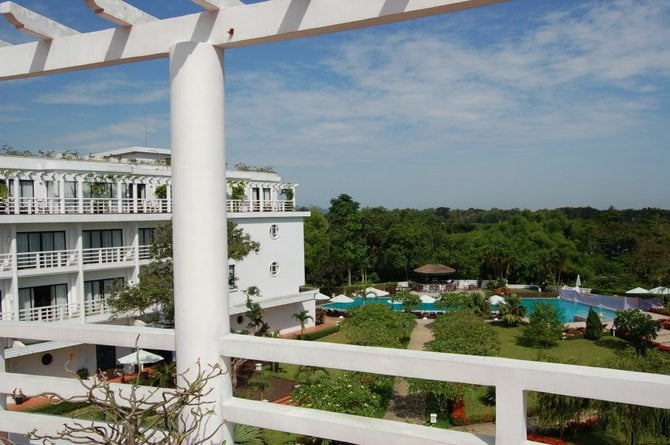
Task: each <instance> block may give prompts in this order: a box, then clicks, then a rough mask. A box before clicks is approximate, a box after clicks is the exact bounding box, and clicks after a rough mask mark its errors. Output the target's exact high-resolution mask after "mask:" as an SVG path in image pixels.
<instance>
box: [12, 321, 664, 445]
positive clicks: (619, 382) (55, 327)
mask: <svg viewBox="0 0 670 445" xmlns="http://www.w3.org/2000/svg"><path fill="white" fill-rule="evenodd" d="M0 337H7V338H31V339H34V340H51V341H61V342H63V341H70V342H73V341H74V342H82V343H97V344H109V345H112V344H114V345H117V346H124V347H135V346H136V342H138V344H137V346H139V347H142V348H155V349H161V350H174V347H175V332H174V330H172V329H152V328H139V327H126V326H110V325H83V326H73V325H71V324H67V323H31V324H30V328H27V326H26V324H25V323H20V322H16V321H3V322H0ZM138 338H139V340H138ZM218 346H219V349H220V351H222V354H225V356H228V357H231V356H232V357H243V358H248V359H251V360H255V361H265V362H281V363H292V364H298V365H307V366H317V367H323V368H335V369H344V370H350V371H358V372H367V373H374V374H381V375H389V376H402V377H406V378H420V379H428V380H436V381H451V382H462V383H469V384H476V385H487V386H495V388H496V401H497V404H496V421H495V424H496V428H495V438H493V437H486V436H477V435H474V434H471V433H467V432H460V431H454V430H446V429H442V428H435V427H428V426H422V425H412V424H407V423H404V422H395V421H390V420H383V419H373V418H363V417H358V416H353V415H347V414H339V413H333V412H326V411H320V410H315V409H308V408H302V407H297V406H287V405H278V404H274V403H268V402H261V401H253V400H247V399H242V398H237V397H227V398H224V399H223V400H222V401H221V403H222V408H223V412H224V413H225V418H226V419H227V421H229V422H236V423H242V424H248V425H254V426H258V427H262V428H271V429H275V430H281V431H287V432H293V433H296V434H304V435H309V436H316V437H323V438H329V439H332V440H340V441H346V442H350V443H358V444H378V443H384V444H386V445H393V444H398V445H400V444H408V443H421V444H433V445H436V444H469V445H474V444H477V445H484V444H489V445H491V444H494V443H495V444H496V445H509V444H514V445H518V444H530V443H534V442H531V441H529V440H527V436H526V434H527V433H526V429H527V423H528V418H527V413H526V396H527V393H528V392H529V391H540V392H548V393H555V394H563V395H569V396H575V397H585V398H591V399H599V400H608V401H613V402H619V403H628V404H635V405H642V406H649V407H656V408H665V409H667V408H670V400H668V397H667V394H668V393H669V391H670V377H669V376H666V375H659V374H648V373H640V372H630V371H620V370H616V369H602V368H595V367H583V366H574V365H563V364H556V363H543V362H532V361H524V360H512V359H504V358H494V357H478V356H465V355H458V354H445V353H436V352H423V351H411V350H399V349H389V348H372V347H358V346H351V345H342V344H331V343H321V342H307V341H296V340H282V339H271V338H262V337H254V336H248V335H237V334H228V335H224V336H222V337H221V338H220V340H219V345H218ZM0 352H1V350H0ZM0 358H1V357H0ZM0 375H1V378H0V393H6V394H8V393H11V391H12V389H13V388H17V387H20V388H22V390H23V392H25V393H26V394H39V393H42V392H45V391H54V390H57V391H58V392H59V393H60V394H62V395H64V396H72V395H75V394H81V393H82V392H83V388H82V387H81V384H80V383H78V382H77V381H76V380H75V379H71V378H59V377H46V376H39V377H38V376H33V375H26V374H16V373H5V372H4V369H3V368H0ZM220 378H222V379H227V378H229V376H228V375H227V374H225V373H224V374H223V375H222V376H221V377H220ZM124 388H125V389H124ZM128 389H129V386H126V385H120V384H119V385H116V384H115V385H114V391H123V390H126V391H127V390H128ZM138 391H140V392H139V394H143V393H144V392H143V391H146V393H147V394H148V393H149V392H150V391H155V388H148V387H147V388H144V387H140V388H139V389H138ZM64 421H65V420H64V419H63V418H61V417H57V416H47V415H39V414H27V413H21V412H12V411H1V410H0V431H8V432H12V433H17V434H18V433H25V432H28V431H31V430H32V429H33V428H34V426H35V425H39V430H40V432H42V433H46V432H55V431H58V430H61V429H62V424H63V422H64Z"/></svg>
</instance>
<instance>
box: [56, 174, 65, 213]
mask: <svg viewBox="0 0 670 445" xmlns="http://www.w3.org/2000/svg"><path fill="white" fill-rule="evenodd" d="M58 205H59V206H60V212H58V213H65V177H64V176H61V177H60V178H58Z"/></svg>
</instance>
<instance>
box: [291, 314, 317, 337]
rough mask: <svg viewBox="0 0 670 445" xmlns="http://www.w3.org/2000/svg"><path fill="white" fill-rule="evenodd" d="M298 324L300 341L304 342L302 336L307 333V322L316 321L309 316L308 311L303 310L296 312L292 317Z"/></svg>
mask: <svg viewBox="0 0 670 445" xmlns="http://www.w3.org/2000/svg"><path fill="white" fill-rule="evenodd" d="M291 317H293V318H294V319H295V320H296V321H297V322H298V323H300V340H302V335H303V332H304V331H305V322H306V321H307V320H312V321H314V317H312V316H311V315H309V311H308V310H305V309H303V310H301V311H300V312H296V313H295V314H293V315H291Z"/></svg>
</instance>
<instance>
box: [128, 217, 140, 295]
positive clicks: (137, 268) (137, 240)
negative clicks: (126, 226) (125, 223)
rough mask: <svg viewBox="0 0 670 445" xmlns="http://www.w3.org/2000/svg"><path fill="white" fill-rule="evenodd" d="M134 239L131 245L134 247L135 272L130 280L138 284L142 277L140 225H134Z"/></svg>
mask: <svg viewBox="0 0 670 445" xmlns="http://www.w3.org/2000/svg"><path fill="white" fill-rule="evenodd" d="M132 227H133V239H132V241H131V245H132V246H133V259H134V261H133V263H134V265H135V267H133V272H132V274H131V276H130V279H131V280H132V281H133V283H137V281H138V277H139V276H140V225H139V224H138V223H136V222H135V223H133V225H132Z"/></svg>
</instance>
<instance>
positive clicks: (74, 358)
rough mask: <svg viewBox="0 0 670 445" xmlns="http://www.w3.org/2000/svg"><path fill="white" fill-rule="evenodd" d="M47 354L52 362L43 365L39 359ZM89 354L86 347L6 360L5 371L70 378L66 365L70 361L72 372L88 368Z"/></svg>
mask: <svg viewBox="0 0 670 445" xmlns="http://www.w3.org/2000/svg"><path fill="white" fill-rule="evenodd" d="M47 353H48V354H51V355H52V356H53V361H52V362H51V363H50V364H49V365H43V364H42V362H41V359H42V356H43V355H44V354H47ZM90 354H91V351H90V348H88V347H87V346H86V345H78V346H72V347H68V348H62V349H54V350H51V351H49V352H42V353H37V354H30V355H25V356H21V357H16V358H10V359H7V370H8V371H9V372H16V373H23V374H33V375H50V376H54V377H71V374H69V373H68V372H67V370H66V369H65V365H66V363H67V362H68V361H70V363H69V364H68V367H69V369H70V370H72V371H73V372H76V371H77V370H78V369H79V368H89V365H90V362H91V357H90ZM93 360H95V347H94V348H93ZM87 362H88V363H87ZM89 372H90V368H89ZM27 395H29V394H27Z"/></svg>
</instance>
